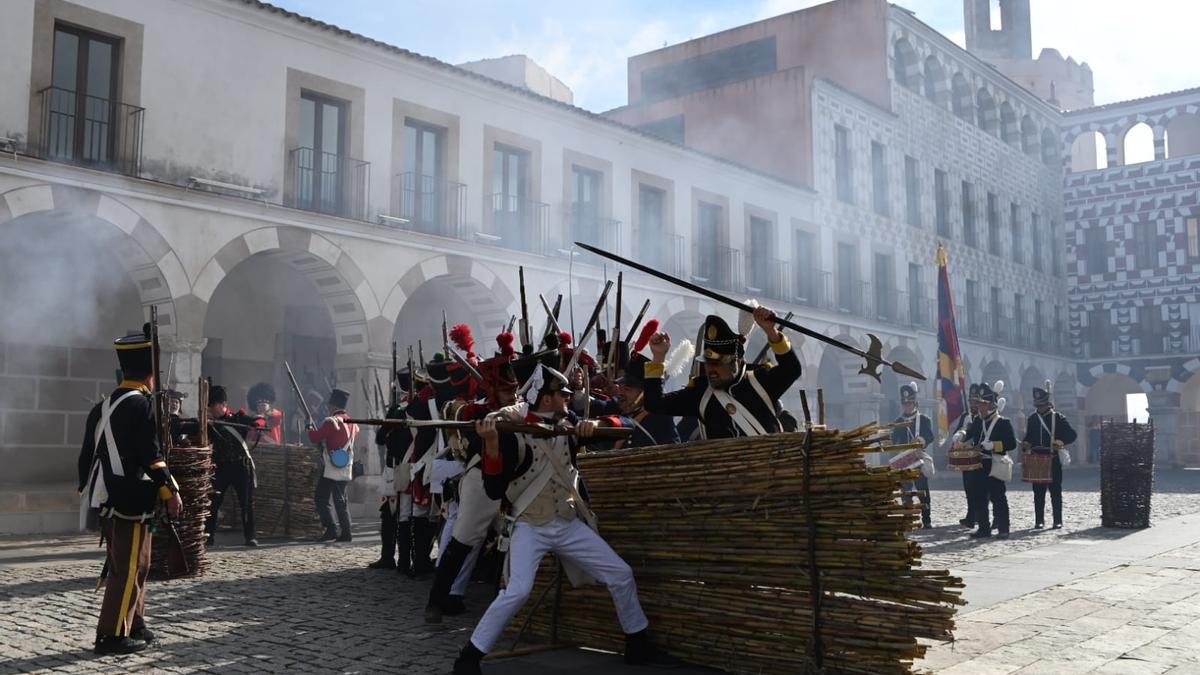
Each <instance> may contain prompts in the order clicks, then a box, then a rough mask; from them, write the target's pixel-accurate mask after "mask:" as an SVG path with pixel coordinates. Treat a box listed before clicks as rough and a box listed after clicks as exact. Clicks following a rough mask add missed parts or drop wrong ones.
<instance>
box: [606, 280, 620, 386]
mask: <svg viewBox="0 0 1200 675" xmlns="http://www.w3.org/2000/svg"><path fill="white" fill-rule="evenodd" d="M624 288H625V273H624V272H621V271H618V272H617V318H616V320H615V321H613V325H612V331H611V332H609V334H608V335H609V338H608V339H609V342H608V358H607V359H605V360H606V361H608V377H609V379H610V380H613V379H616V376H617V353H618V351H619V350H618V349H617V347H618V346H619V344H620V342H621V299H622V295H623V292H624Z"/></svg>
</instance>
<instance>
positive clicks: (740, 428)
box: [644, 307, 800, 438]
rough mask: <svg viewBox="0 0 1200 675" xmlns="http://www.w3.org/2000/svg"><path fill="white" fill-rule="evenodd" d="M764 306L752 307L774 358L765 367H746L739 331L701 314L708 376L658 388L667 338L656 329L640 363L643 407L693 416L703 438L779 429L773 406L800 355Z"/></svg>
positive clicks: (797, 369)
mask: <svg viewBox="0 0 1200 675" xmlns="http://www.w3.org/2000/svg"><path fill="white" fill-rule="evenodd" d="M774 318H775V314H774V312H772V311H771V310H770V309H768V308H766V307H758V308H756V309H755V310H754V321H755V323H757V324H758V325H759V327H760V328H762V330H763V332H765V333H766V335H767V342H768V344H769V345H770V347H771V351H772V352H774V354H775V359H776V361H777V363H778V365H776V366H775V367H774V368H770V369H756V370H752V369H748V368H747V367H746V362H745V359H744V357H745V342H746V338H745V336H742V335H738V334H737V333H735V332H734V331H733V330H731V329H730V328H729V325H728V324H726V323H725V321H724V320H723V319H722V318H721V317H719V316H709V317H707V318H706V319H705V322H704V329H703V338H704V344H703V346H702V348H701V349H700V355H699V356H698V358H700V359H701V360H702V361H703V363H704V371H705V375H706V376H707V378H706V379H705V380H697V381H695V382H693V383H692V384H690V385H689V386H688V387H685V388H683V389H680V390H678V391H673V392H671V393H669V394H664V393H663V364H664V362H665V361H666V357H667V352H669V351H670V349H671V338H670V336H668V335H667V334H666V333H659V334H657V335H655V336H654V337H652V338H650V351H651V352H652V353H653V355H654V358H653V359H652V361H651V362H650V363H647V364H645V366H644V369H645V407H646V410H648V411H650V412H651V413H655V414H659V415H669V416H675V417H689V416H690V417H697V418H699V421H700V431H701V435H702V436H703V437H704V438H734V437H737V436H759V435H762V434H773V433H777V432H780V431H782V430H783V427H782V425H781V424H780V421H779V418H778V417H777V415H776V411H777V410H779V405H778V402H779V398H780V397H781V396H783V394H784V393H785V392H787V390H788V387H791V386H792V384H794V383H795V382H796V380H797V379H799V377H800V359H798V358H797V357H796V354H795V352H793V351H792V345H791V343H790V342H789V341H788V338H787V336H786V335H784V334H782V333H780V332H779V329H778V327H777V326H776V325H775V323H774V321H773V320H772V319H774Z"/></svg>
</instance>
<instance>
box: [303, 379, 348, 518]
mask: <svg viewBox="0 0 1200 675" xmlns="http://www.w3.org/2000/svg"><path fill="white" fill-rule="evenodd" d="M349 402H350V392H348V391H345V390H344V389H338V388H336V387H335V388H334V389H333V391H331V392H329V402H328V403H327V404H326V409H327V411H328V413H329V414H328V416H327V417H326V418H325V420H324V421H323V422H322V423H321V426H320V427H318V428H316V429H309V430H308V440H309V441H310V442H312V443H313V444H314V445H316V446H317V447H319V448H321V449H322V452H321V457H322V459H323V464H324V470H323V472H322V474H321V478H320V480H318V481H317V493H316V506H317V515H319V516H320V518H321V525H322V526H323V527H324V528H325V532H324V533H323V534H322V535H321V538H320V541H333V540H335V539H336V540H337V541H351V539H352V538H353V536H352V534H351V532H350V509H349V506H348V505H347V504H346V484H347V483H349V482H350V481H352V480H354V440H355V439H356V438H357V437H358V425H357V424H352V423H350V422H348V421H347V420H349V419H350V413H348V412H346V404H348V403H349ZM330 499H332V500H333V506H334V508H335V509H336V510H337V518H338V528H340V530H339V529H337V528H335V527H334V524H333V514H332V513H330V509H329V501H330Z"/></svg>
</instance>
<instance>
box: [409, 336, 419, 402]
mask: <svg viewBox="0 0 1200 675" xmlns="http://www.w3.org/2000/svg"><path fill="white" fill-rule="evenodd" d="M416 389H417V371H416V369H414V368H413V349H412V345H409V346H408V391H409V393H412V392H414V391H416Z"/></svg>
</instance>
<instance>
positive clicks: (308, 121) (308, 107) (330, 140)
mask: <svg viewBox="0 0 1200 675" xmlns="http://www.w3.org/2000/svg"><path fill="white" fill-rule="evenodd" d="M345 147H346V102H345V101H340V100H337V99H333V98H330V97H328V96H322V95H321V94H317V93H314V92H311V91H302V92H301V93H300V147H299V148H298V149H297V151H296V169H297V172H298V173H297V190H296V199H297V205H298V206H299V207H300V208H302V209H309V210H313V211H320V212H322V213H332V214H340V213H341V212H342V203H343V196H344V194H345V190H344V186H345V182H346V180H347V177H348V174H349V171H348V167H347V164H346V153H345Z"/></svg>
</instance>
